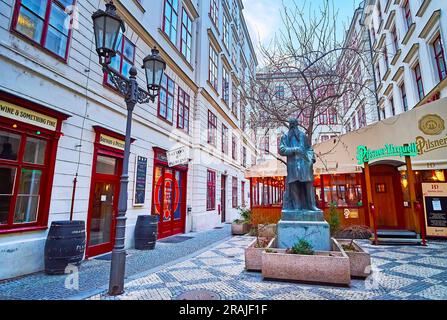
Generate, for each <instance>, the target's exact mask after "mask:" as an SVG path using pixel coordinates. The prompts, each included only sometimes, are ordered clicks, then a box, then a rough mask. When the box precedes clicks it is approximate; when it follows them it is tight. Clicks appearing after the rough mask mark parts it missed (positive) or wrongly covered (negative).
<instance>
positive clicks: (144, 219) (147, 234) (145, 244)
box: [135, 215, 158, 250]
mask: <svg viewBox="0 0 447 320" xmlns="http://www.w3.org/2000/svg"><path fill="white" fill-rule="evenodd" d="M157 234H158V216H156V215H153V216H147V215H145V216H138V218H137V224H136V225H135V249H137V250H153V249H154V248H155V242H156V241H157Z"/></svg>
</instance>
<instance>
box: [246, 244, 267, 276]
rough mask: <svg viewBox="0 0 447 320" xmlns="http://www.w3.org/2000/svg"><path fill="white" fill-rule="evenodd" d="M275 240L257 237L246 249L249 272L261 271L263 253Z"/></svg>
mask: <svg viewBox="0 0 447 320" xmlns="http://www.w3.org/2000/svg"><path fill="white" fill-rule="evenodd" d="M273 241H274V239H270V238H262V237H257V238H256V239H254V240H253V241H252V242H251V243H250V245H249V246H248V247H247V248H246V249H245V269H246V270H248V271H261V269H262V252H263V251H264V250H265V249H266V248H268V247H270V246H271V245H272V242H273Z"/></svg>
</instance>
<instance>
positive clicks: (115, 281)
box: [109, 249, 126, 296]
mask: <svg viewBox="0 0 447 320" xmlns="http://www.w3.org/2000/svg"><path fill="white" fill-rule="evenodd" d="M112 261H113V262H114V263H112V264H111V267H110V283H109V295H111V296H118V295H120V294H123V293H124V276H123V275H124V273H125V267H126V250H124V249H123V250H113V251H112Z"/></svg>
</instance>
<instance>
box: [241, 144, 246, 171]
mask: <svg viewBox="0 0 447 320" xmlns="http://www.w3.org/2000/svg"><path fill="white" fill-rule="evenodd" d="M242 166H243V167H246V166H247V148H246V147H242Z"/></svg>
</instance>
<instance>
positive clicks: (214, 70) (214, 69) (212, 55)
mask: <svg viewBox="0 0 447 320" xmlns="http://www.w3.org/2000/svg"><path fill="white" fill-rule="evenodd" d="M209 47H210V48H209V57H208V58H209V59H208V60H209V63H208V81H209V82H210V83H211V86H212V87H213V88H214V89H215V90H217V82H218V61H217V60H218V56H217V52H216V50H214V48H213V46H212V45H211V43H210V46H209Z"/></svg>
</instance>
